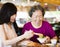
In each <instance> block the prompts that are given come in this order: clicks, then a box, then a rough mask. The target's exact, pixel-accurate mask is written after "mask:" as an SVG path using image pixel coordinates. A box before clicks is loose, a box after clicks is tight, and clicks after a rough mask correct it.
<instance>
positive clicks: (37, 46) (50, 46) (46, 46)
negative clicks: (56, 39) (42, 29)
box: [18, 43, 60, 47]
mask: <svg viewBox="0 0 60 47" xmlns="http://www.w3.org/2000/svg"><path fill="white" fill-rule="evenodd" d="M18 47H60V43H57V44H56V45H53V44H37V43H36V44H32V45H30V44H29V45H28V46H26V45H21V46H18Z"/></svg>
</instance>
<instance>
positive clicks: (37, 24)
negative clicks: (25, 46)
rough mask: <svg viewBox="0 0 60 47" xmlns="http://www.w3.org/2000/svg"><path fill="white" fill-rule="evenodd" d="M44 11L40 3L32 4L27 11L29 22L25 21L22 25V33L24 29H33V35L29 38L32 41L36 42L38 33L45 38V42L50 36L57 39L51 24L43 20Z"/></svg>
mask: <svg viewBox="0 0 60 47" xmlns="http://www.w3.org/2000/svg"><path fill="white" fill-rule="evenodd" d="M44 13H45V11H44V9H43V8H42V7H41V6H40V5H36V6H33V7H32V8H31V9H30V11H29V16H30V17H31V22H28V23H26V24H25V25H24V27H23V31H22V33H24V32H25V31H26V30H33V31H34V32H35V36H33V37H32V38H31V40H32V41H34V42H38V40H37V38H38V35H39V34H42V35H43V36H44V37H46V38H47V40H46V41H45V42H49V41H50V39H52V38H54V39H57V36H56V34H55V32H54V30H53V29H52V26H51V25H50V24H49V23H48V22H46V21H44ZM28 27H29V28H28Z"/></svg>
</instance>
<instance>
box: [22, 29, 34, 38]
mask: <svg viewBox="0 0 60 47" xmlns="http://www.w3.org/2000/svg"><path fill="white" fill-rule="evenodd" d="M23 35H24V38H25V39H30V38H31V37H33V35H34V32H33V31H32V30H29V31H26V32H25V33H24V34H23Z"/></svg>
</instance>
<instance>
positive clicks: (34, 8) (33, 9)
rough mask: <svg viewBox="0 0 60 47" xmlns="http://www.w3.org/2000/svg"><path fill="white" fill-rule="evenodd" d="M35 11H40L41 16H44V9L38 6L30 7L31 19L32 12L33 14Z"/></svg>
mask: <svg viewBox="0 0 60 47" xmlns="http://www.w3.org/2000/svg"><path fill="white" fill-rule="evenodd" d="M36 10H41V12H42V15H43V16H44V14H45V11H44V8H43V7H42V6H40V5H36V6H33V7H31V9H30V11H29V16H30V17H32V14H33V12H35V11H36Z"/></svg>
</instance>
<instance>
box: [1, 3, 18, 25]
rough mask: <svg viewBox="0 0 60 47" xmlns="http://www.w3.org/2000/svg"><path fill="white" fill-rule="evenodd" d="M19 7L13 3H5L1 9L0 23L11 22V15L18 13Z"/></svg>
mask: <svg viewBox="0 0 60 47" xmlns="http://www.w3.org/2000/svg"><path fill="white" fill-rule="evenodd" d="M16 12H17V8H16V6H15V5H14V4H13V3H9V2H8V3H5V4H3V6H2V7H1V10H0V24H3V23H9V22H10V17H11V16H12V15H14V14H16Z"/></svg>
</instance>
